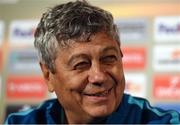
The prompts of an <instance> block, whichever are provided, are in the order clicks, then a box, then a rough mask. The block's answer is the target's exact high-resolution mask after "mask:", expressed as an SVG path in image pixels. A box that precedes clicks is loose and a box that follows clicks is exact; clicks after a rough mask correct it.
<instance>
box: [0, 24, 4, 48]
mask: <svg viewBox="0 0 180 125" xmlns="http://www.w3.org/2000/svg"><path fill="white" fill-rule="evenodd" d="M3 39H4V22H3V21H1V20H0V46H1V45H2V42H3Z"/></svg>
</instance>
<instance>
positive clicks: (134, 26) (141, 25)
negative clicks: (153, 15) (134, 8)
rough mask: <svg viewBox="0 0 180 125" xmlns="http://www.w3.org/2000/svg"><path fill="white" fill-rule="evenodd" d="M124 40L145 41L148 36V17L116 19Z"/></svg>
mask: <svg viewBox="0 0 180 125" xmlns="http://www.w3.org/2000/svg"><path fill="white" fill-rule="evenodd" d="M115 23H116V24H117V27H118V30H119V31H120V39H121V41H122V42H144V41H146V40H147V37H148V27H147V26H148V23H147V20H146V19H133V18H132V19H119V20H115Z"/></svg>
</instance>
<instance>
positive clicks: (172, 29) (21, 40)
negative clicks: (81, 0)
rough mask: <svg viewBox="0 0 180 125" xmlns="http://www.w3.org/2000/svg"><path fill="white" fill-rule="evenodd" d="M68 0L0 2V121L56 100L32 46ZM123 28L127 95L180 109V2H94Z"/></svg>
mask: <svg viewBox="0 0 180 125" xmlns="http://www.w3.org/2000/svg"><path fill="white" fill-rule="evenodd" d="M67 1H68V0H0V123H3V122H4V119H5V118H6V116H7V115H8V114H9V113H12V112H17V111H22V110H25V109H29V108H31V107H36V106H37V105H38V104H40V103H41V102H42V101H43V100H46V99H48V98H55V97H56V96H55V95H54V94H50V93H48V91H47V88H46V85H45V84H44V81H43V78H42V75H41V71H40V68H39V65H38V60H37V54H36V51H35V50H34V47H33V40H34V38H33V34H34V31H35V28H36V26H37V24H38V21H39V19H40V17H41V15H42V13H43V12H44V11H46V10H47V9H48V8H49V7H52V6H54V5H56V4H59V3H64V2H67ZM89 2H90V3H91V4H93V5H96V6H99V7H101V8H104V9H106V10H108V11H110V12H111V13H112V14H113V16H114V19H115V22H116V24H117V26H118V28H119V30H120V38H121V48H122V51H123V53H124V57H123V65H124V70H125V77H126V90H125V91H126V93H130V94H132V95H134V96H140V97H144V98H147V99H148V100H149V101H150V102H151V104H152V105H153V106H158V107H162V108H164V109H175V110H177V111H179V112H180V0H89Z"/></svg>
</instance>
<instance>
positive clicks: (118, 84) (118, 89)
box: [48, 33, 125, 118]
mask: <svg viewBox="0 0 180 125" xmlns="http://www.w3.org/2000/svg"><path fill="white" fill-rule="evenodd" d="M55 68H56V73H55V74H52V73H50V75H49V78H48V86H49V87H50V88H51V90H54V91H55V93H56V95H57V97H58V100H59V101H60V103H61V105H62V106H63V107H64V109H65V112H66V115H67V117H69V118H75V117H79V118H81V117H82V118H83V117H86V116H87V117H91V118H94V117H103V116H106V115H109V114H111V113H112V112H113V111H114V110H115V109H116V108H117V106H118V105H119V103H120V102H121V98H122V95H123V91H124V85H125V83H124V74H123V68H122V57H121V53H120V47H119V45H118V44H117V42H116V41H115V40H113V39H112V38H111V37H109V36H107V35H106V34H104V33H97V34H95V35H94V36H92V37H91V41H90V42H76V43H73V44H71V46H70V47H67V48H64V49H61V50H60V51H59V52H58V55H57V58H56V60H55Z"/></svg>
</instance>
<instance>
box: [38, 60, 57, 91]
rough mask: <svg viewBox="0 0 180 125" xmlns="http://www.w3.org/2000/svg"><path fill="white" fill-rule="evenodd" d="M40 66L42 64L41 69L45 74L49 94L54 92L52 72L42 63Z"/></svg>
mask: <svg viewBox="0 0 180 125" xmlns="http://www.w3.org/2000/svg"><path fill="white" fill-rule="evenodd" d="M39 64H40V67H41V71H42V73H43V77H44V80H45V83H46V84H47V86H48V90H49V92H54V86H53V82H52V78H51V72H50V70H49V69H48V68H47V66H46V65H45V64H43V63H41V62H40V63H39Z"/></svg>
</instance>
